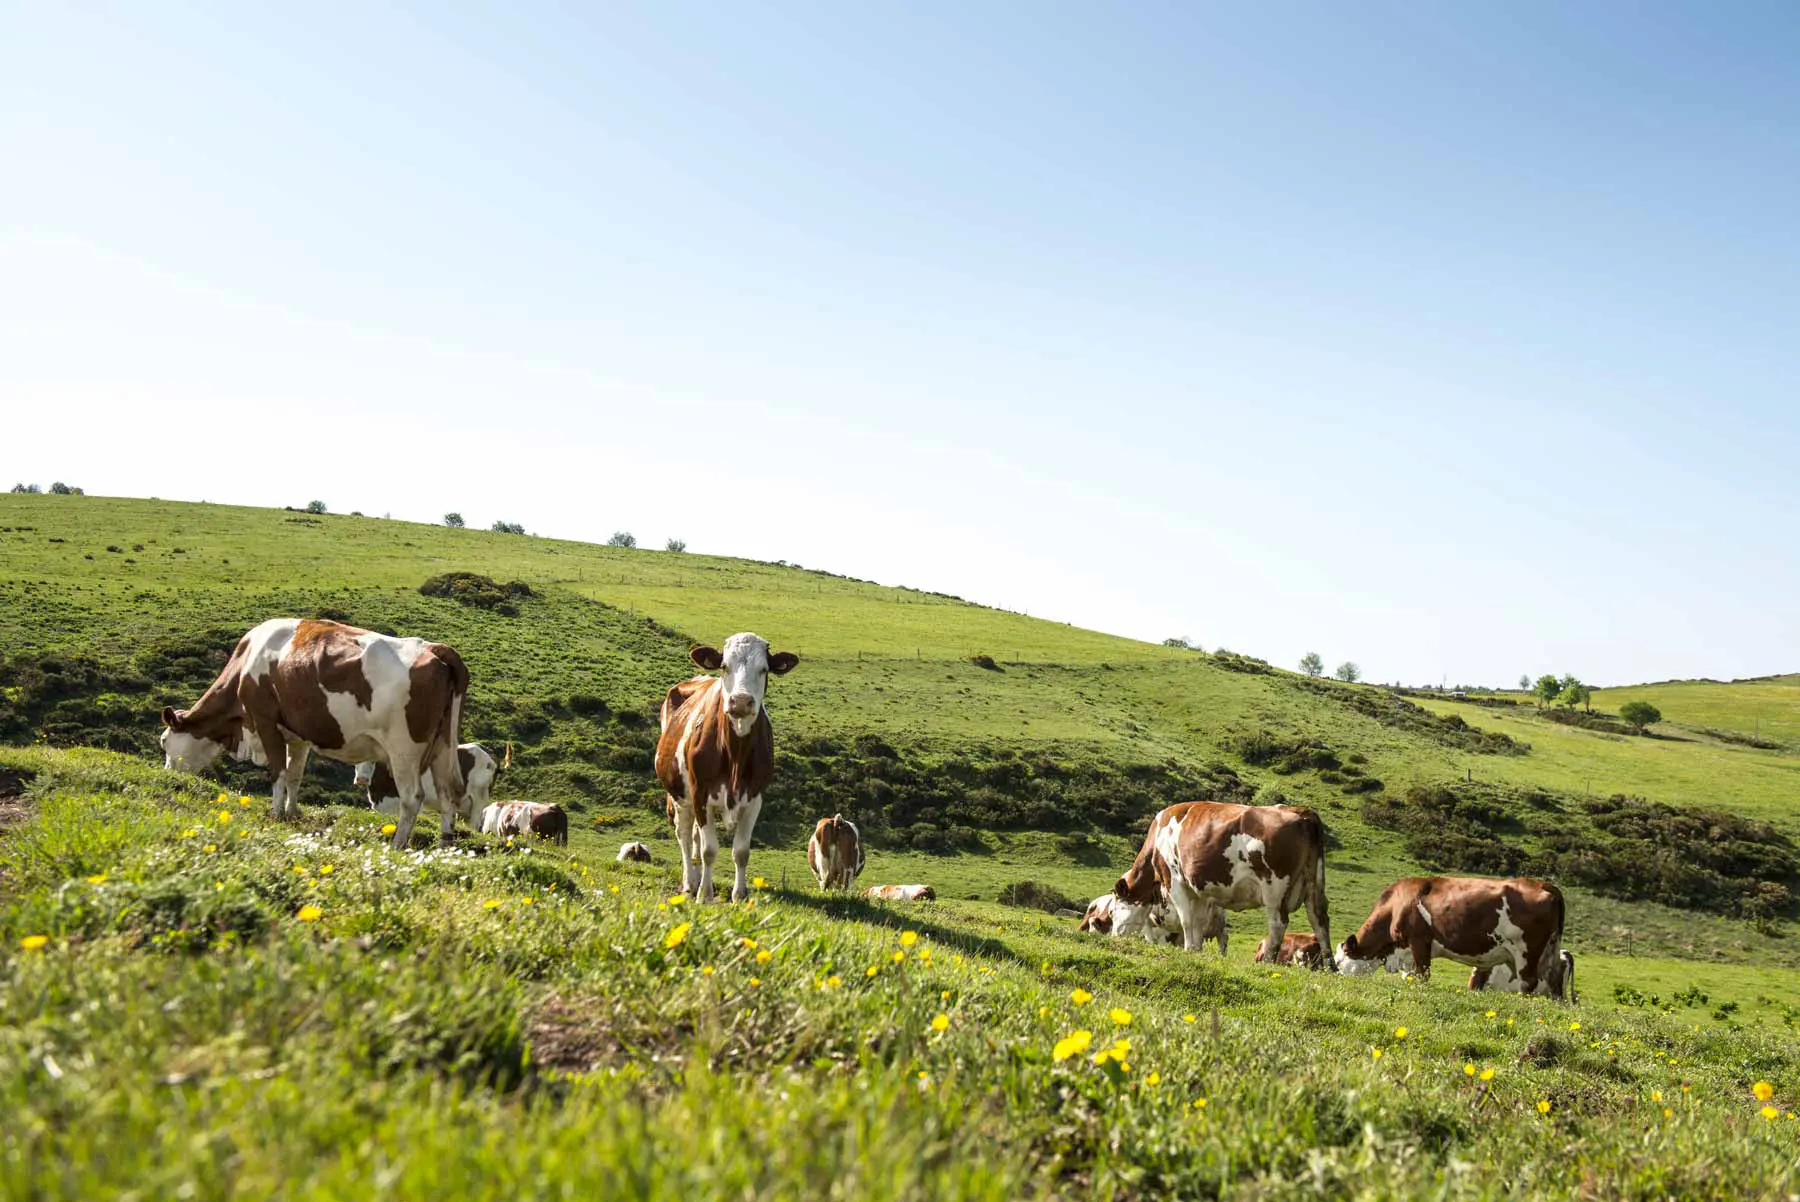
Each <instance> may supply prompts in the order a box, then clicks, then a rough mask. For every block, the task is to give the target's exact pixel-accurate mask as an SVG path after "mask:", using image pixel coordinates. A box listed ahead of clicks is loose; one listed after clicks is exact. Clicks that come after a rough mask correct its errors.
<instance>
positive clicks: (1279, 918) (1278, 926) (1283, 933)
mask: <svg viewBox="0 0 1800 1202" xmlns="http://www.w3.org/2000/svg"><path fill="white" fill-rule="evenodd" d="M1267 913H1268V916H1269V946H1270V947H1272V948H1274V949H1275V958H1276V960H1278V961H1279V960H1280V959H1281V944H1282V941H1283V940H1285V939H1286V938H1287V925H1288V924H1287V919H1288V916H1287V911H1285V910H1283V909H1282V908H1281V907H1280V906H1270V907H1268V909H1267Z"/></svg>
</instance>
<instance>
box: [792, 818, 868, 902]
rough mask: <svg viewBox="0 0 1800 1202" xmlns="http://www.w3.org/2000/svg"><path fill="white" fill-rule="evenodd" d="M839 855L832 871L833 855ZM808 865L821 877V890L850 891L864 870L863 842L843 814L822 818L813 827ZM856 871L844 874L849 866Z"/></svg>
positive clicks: (808, 852)
mask: <svg viewBox="0 0 1800 1202" xmlns="http://www.w3.org/2000/svg"><path fill="white" fill-rule="evenodd" d="M834 851H835V852H836V857H835V862H836V868H835V870H833V867H832V865H833V855H832V853H833V852H834ZM806 862H807V865H808V866H809V867H811V868H812V870H813V875H814V876H816V877H819V878H820V880H819V886H820V888H825V889H829V888H831V887H832V886H834V885H835V886H839V887H848V886H849V884H850V879H848V878H854V877H855V876H857V875H858V874H860V873H861V872H862V870H863V863H864V860H863V849H862V839H861V838H859V837H858V836H857V833H856V827H855V826H853V825H851V824H850V823H848V822H846V821H844V816H843V815H842V814H833V815H832V816H831V817H829V818H821V819H819V821H818V825H816V826H814V827H813V833H812V838H811V839H808V840H807V842H806ZM852 864H854V865H855V866H856V867H855V868H854V870H852V871H850V872H845V868H846V867H847V866H848V865H852Z"/></svg>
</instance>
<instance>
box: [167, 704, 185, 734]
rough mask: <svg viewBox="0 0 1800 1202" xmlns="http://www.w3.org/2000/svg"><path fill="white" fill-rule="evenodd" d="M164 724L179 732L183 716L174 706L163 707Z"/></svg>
mask: <svg viewBox="0 0 1800 1202" xmlns="http://www.w3.org/2000/svg"><path fill="white" fill-rule="evenodd" d="M162 724H163V725H164V726H166V727H168V728H169V729H170V730H179V729H180V728H181V715H180V714H178V713H176V712H175V707H174V706H172V705H165V706H163V712H162Z"/></svg>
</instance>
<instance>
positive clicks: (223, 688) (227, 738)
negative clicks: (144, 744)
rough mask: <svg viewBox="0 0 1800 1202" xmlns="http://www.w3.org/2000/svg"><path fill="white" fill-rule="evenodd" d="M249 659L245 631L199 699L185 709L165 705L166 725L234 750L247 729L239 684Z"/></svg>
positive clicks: (248, 645)
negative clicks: (245, 728) (245, 727)
mask: <svg viewBox="0 0 1800 1202" xmlns="http://www.w3.org/2000/svg"><path fill="white" fill-rule="evenodd" d="M249 662H250V636H249V635H248V634H245V635H244V636H243V637H242V638H240V639H238V641H237V647H236V648H235V649H233V651H232V653H231V658H230V659H228V660H226V661H225V666H224V667H223V668H221V669H219V674H218V675H217V676H216V677H214V678H213V682H212V683H211V684H209V685H207V686H206V692H204V693H202V694H200V700H198V701H196V702H194V704H193V706H192V707H191V708H189V709H185V710H177V709H174V708H172V707H168V706H165V707H164V708H163V712H162V722H163V725H164V726H166V727H168V728H169V729H170V730H175V731H179V732H181V733H182V734H184V735H193V736H194V737H195V738H197V739H211V740H212V741H213V742H215V743H219V744H221V745H223V746H224V747H225V749H226V750H227V751H235V750H236V749H237V745H238V742H239V741H240V739H241V738H242V737H243V732H244V703H243V699H242V698H241V697H240V696H239V695H238V687H239V685H240V684H241V683H242V680H243V675H244V666H245V665H246V664H248V663H249Z"/></svg>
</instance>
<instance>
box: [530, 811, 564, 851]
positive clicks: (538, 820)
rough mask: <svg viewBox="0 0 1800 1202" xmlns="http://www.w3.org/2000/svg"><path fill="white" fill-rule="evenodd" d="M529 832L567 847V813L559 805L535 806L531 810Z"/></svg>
mask: <svg viewBox="0 0 1800 1202" xmlns="http://www.w3.org/2000/svg"><path fill="white" fill-rule="evenodd" d="M531 833H532V834H534V835H536V836H537V837H538V838H540V839H548V840H550V842H552V843H557V844H560V845H562V846H563V847H567V846H568V845H569V815H568V814H567V813H566V812H565V811H564V810H563V808H562V807H561V806H559V805H545V806H535V807H533V809H532V811H531Z"/></svg>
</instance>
